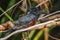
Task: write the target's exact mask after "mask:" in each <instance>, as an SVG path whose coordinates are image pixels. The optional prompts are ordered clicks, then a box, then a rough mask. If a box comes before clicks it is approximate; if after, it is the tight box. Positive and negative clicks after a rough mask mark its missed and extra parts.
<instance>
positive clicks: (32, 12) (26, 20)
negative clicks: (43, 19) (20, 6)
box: [6, 7, 48, 32]
mask: <svg viewBox="0 0 60 40" xmlns="http://www.w3.org/2000/svg"><path fill="white" fill-rule="evenodd" d="M40 14H45V15H47V14H48V13H47V12H45V11H42V10H40V9H39V8H37V7H31V8H29V9H28V11H27V12H26V14H24V15H23V16H22V17H19V18H18V20H16V21H15V22H14V27H13V28H10V29H8V30H7V31H6V32H9V31H15V30H17V29H23V28H27V27H30V26H33V25H35V23H36V21H38V18H39V15H40Z"/></svg>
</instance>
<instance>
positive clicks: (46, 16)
mask: <svg viewBox="0 0 60 40" xmlns="http://www.w3.org/2000/svg"><path fill="white" fill-rule="evenodd" d="M59 12H60V10H58V11H56V12H53V13H51V14H49V15H46V16H44V17H41V18H38V20H40V19H44V18H47V17H50V16H51V15H55V14H57V13H59Z"/></svg>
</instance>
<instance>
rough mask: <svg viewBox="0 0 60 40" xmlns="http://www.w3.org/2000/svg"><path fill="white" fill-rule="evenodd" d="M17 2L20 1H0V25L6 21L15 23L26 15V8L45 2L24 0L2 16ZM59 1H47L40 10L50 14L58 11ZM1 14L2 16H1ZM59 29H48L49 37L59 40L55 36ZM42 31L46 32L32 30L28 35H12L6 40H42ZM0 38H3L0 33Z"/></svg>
mask: <svg viewBox="0 0 60 40" xmlns="http://www.w3.org/2000/svg"><path fill="white" fill-rule="evenodd" d="M19 1H20V0H0V24H3V23H5V22H7V21H12V22H14V21H16V20H17V19H18V18H19V17H20V16H22V15H24V14H25V13H26V11H27V9H28V8H30V7H32V6H36V5H38V4H39V3H40V2H43V1H45V0H24V1H23V2H21V3H19V4H18V5H16V6H15V7H13V8H11V9H10V10H9V11H7V12H6V13H4V14H3V12H5V11H6V10H7V9H9V8H10V7H12V6H13V5H15V3H17V2H19ZM59 1H60V0H49V2H47V3H45V4H43V5H42V6H40V9H42V10H44V11H46V12H48V13H52V12H55V11H57V10H60V5H59V4H60V3H59ZM22 8H23V9H22ZM1 14H2V16H1ZM40 17H41V16H40ZM38 23H39V22H36V24H38ZM59 28H60V27H55V26H54V27H51V28H50V29H49V33H50V34H51V35H53V34H54V36H56V37H58V38H60V36H57V35H59V33H60V32H59V30H60V29H59ZM44 30H46V29H40V30H32V31H30V32H29V33H28V35H27V33H25V32H22V33H18V34H15V35H13V36H12V37H10V38H9V39H8V40H23V39H25V38H26V39H27V40H44ZM56 30H58V31H56ZM52 32H53V33H52ZM7 35H8V33H7ZM0 37H3V33H0ZM49 40H53V39H52V38H49Z"/></svg>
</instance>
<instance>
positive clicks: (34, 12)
mask: <svg viewBox="0 0 60 40" xmlns="http://www.w3.org/2000/svg"><path fill="white" fill-rule="evenodd" d="M29 13H30V14H35V15H39V14H48V13H47V12H45V11H43V10H41V9H39V8H37V7H31V8H29V9H28V14H29Z"/></svg>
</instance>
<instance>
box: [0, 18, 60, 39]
mask: <svg viewBox="0 0 60 40" xmlns="http://www.w3.org/2000/svg"><path fill="white" fill-rule="evenodd" d="M51 26H60V18H58V19H54V20H51V21H48V22H45V23H41V24H37V25H34V26H31V27H29V28H25V29H20V30H16V31H14V32H12V33H11V34H9V35H8V36H6V37H4V38H1V40H6V39H8V38H9V37H11V36H12V35H14V34H16V33H20V32H23V31H28V30H33V29H42V28H44V27H51Z"/></svg>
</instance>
